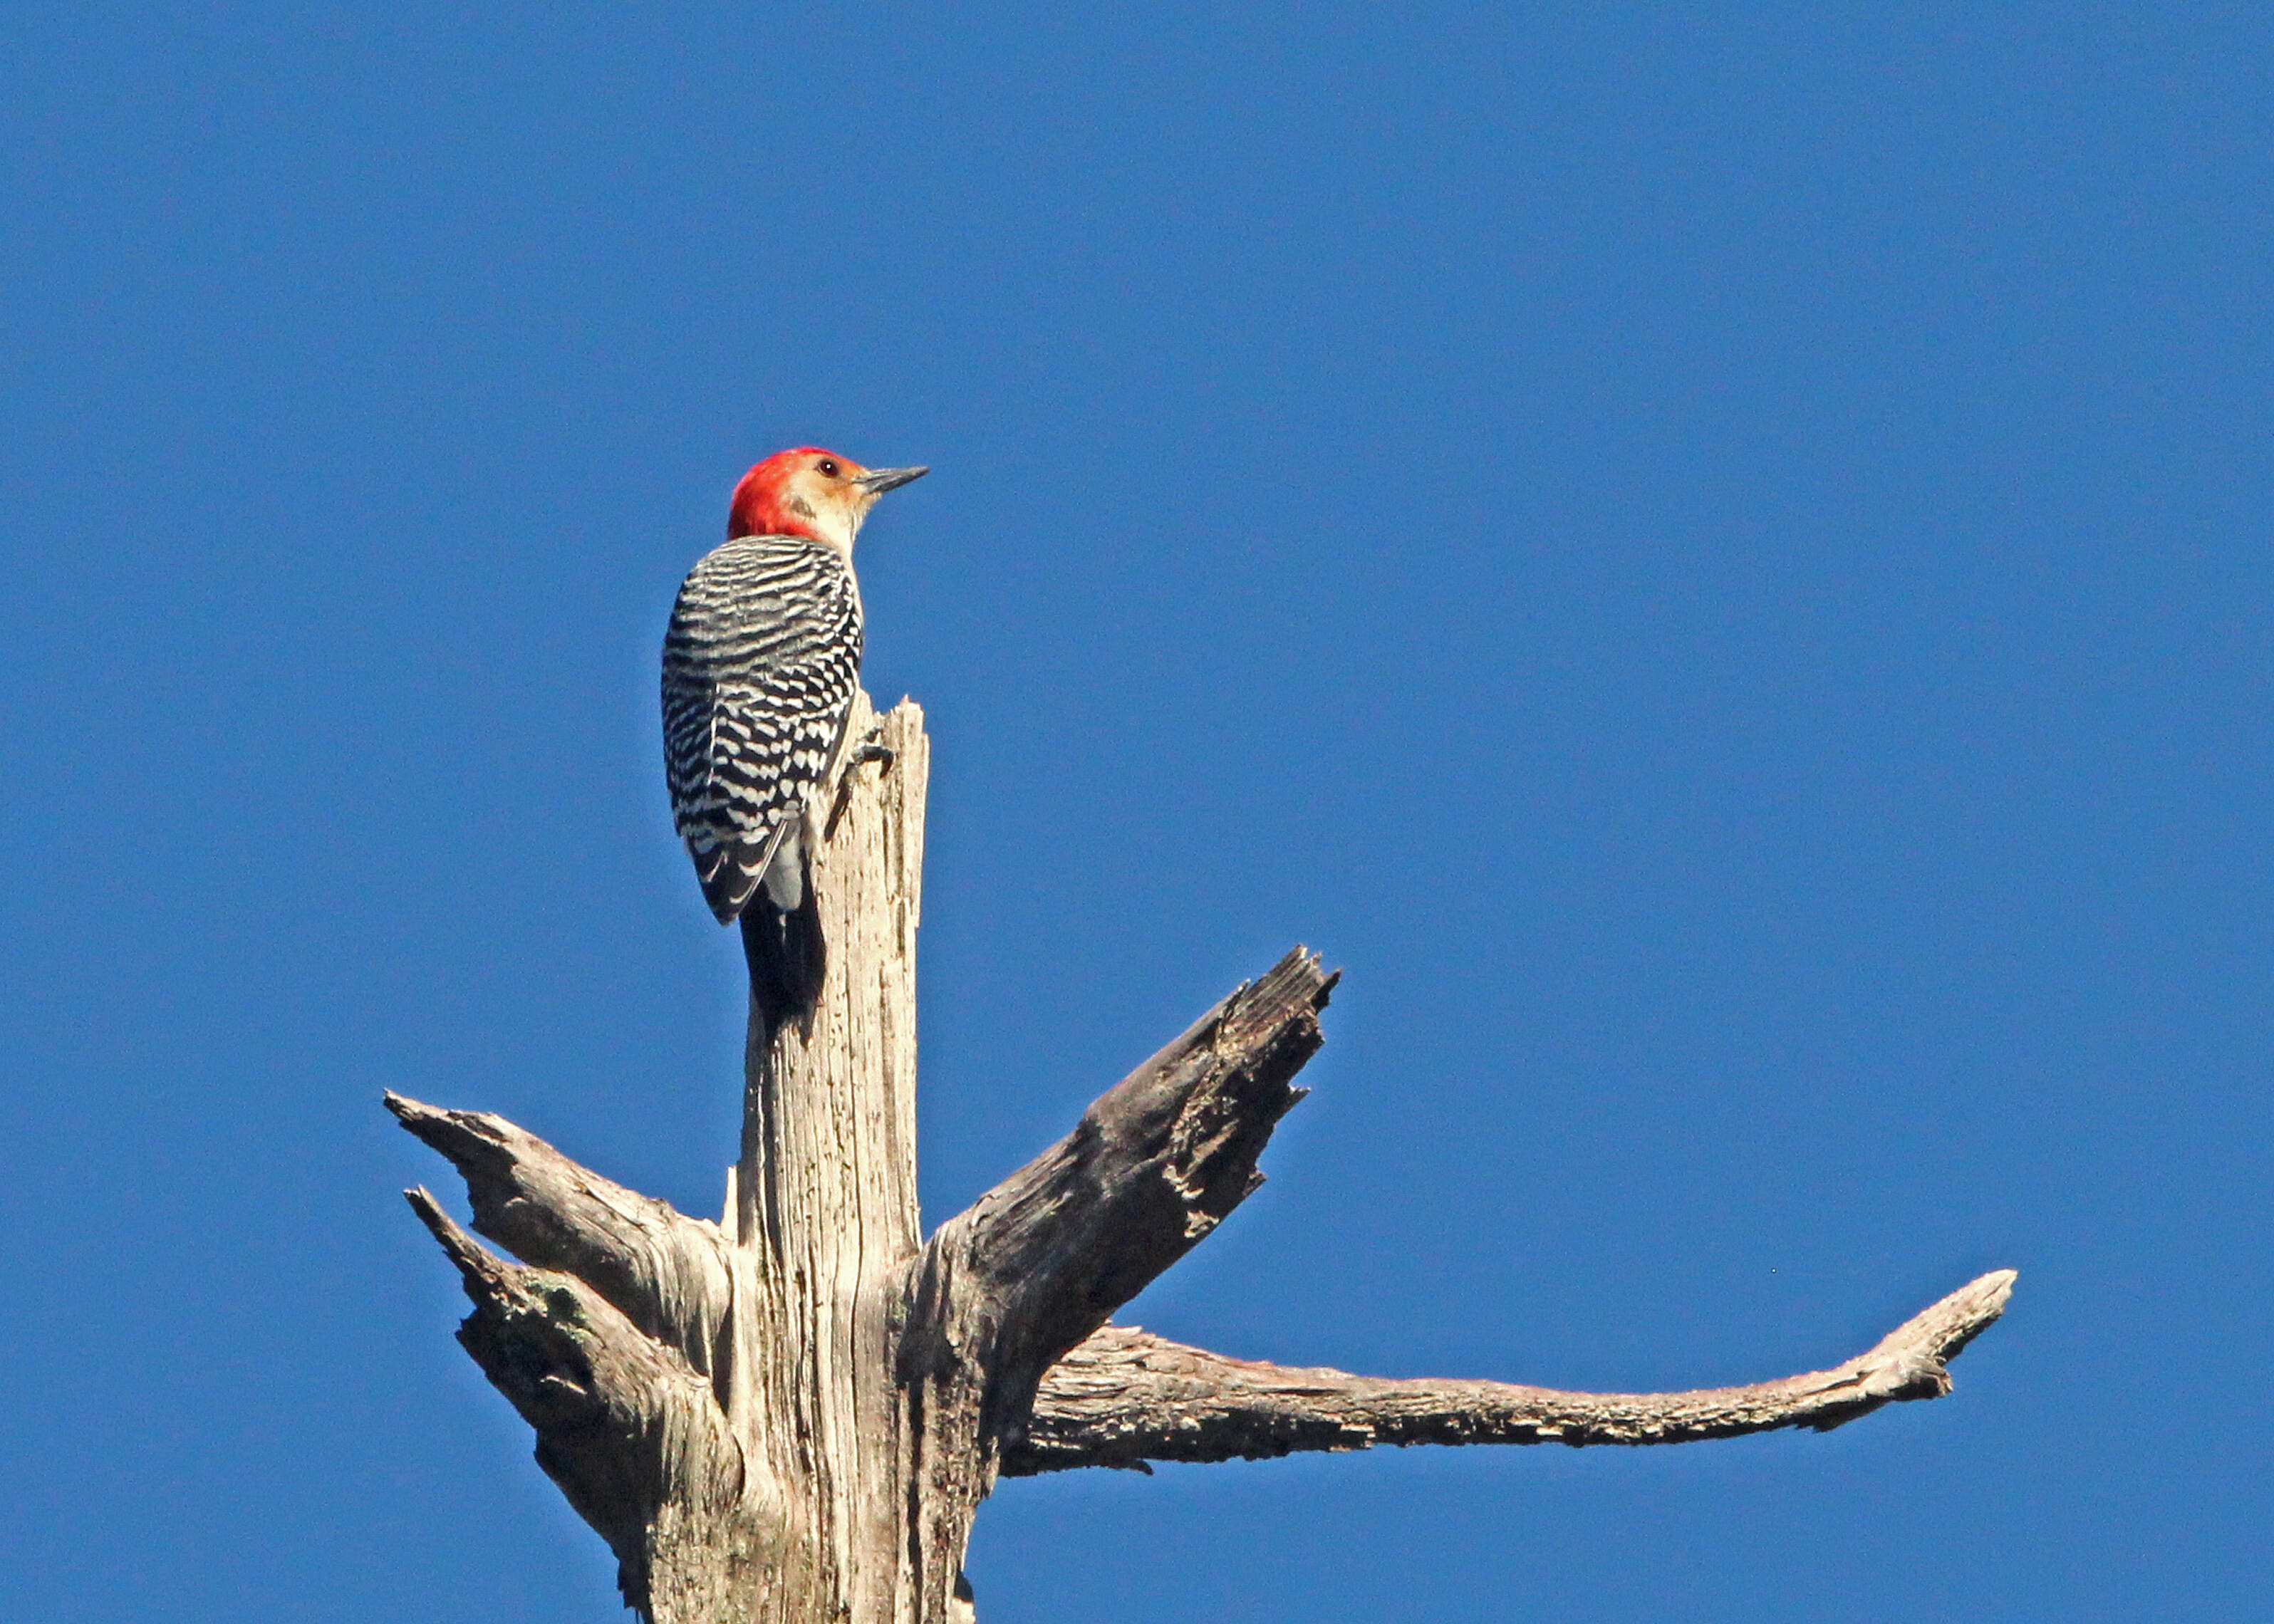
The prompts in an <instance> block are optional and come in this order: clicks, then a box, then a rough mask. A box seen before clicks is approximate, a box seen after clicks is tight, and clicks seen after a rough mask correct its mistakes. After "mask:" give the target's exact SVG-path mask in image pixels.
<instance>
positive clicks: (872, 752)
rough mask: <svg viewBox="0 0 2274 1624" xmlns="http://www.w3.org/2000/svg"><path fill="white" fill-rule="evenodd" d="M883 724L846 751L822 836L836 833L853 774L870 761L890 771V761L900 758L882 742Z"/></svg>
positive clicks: (843, 812) (843, 814)
mask: <svg viewBox="0 0 2274 1624" xmlns="http://www.w3.org/2000/svg"><path fill="white" fill-rule="evenodd" d="M884 738H885V728H884V724H882V723H881V722H880V723H878V724H877V726H875V727H873V728H871V729H870V732H869V736H868V737H867V738H866V739H863V740H862V741H861V742H860V743H858V744H856V745H855V746H854V747H853V748H852V749H851V750H850V751H849V752H847V755H846V757H845V771H844V772H843V774H842V775H840V777H839V778H838V780H837V798H836V800H835V801H832V802H831V804H830V808H829V823H828V825H827V827H826V828H825V829H824V831H822V838H824V839H828V838H832V836H834V835H835V834H836V833H837V820H838V819H839V818H840V817H843V816H845V803H846V801H847V799H848V798H849V797H850V796H851V795H852V793H853V775H854V774H855V773H856V772H858V771H861V769H862V768H863V767H865V766H867V765H868V764H869V763H870V762H881V763H884V770H885V771H886V772H890V771H892V763H894V762H896V761H898V760H899V759H900V757H899V756H897V755H896V754H895V753H894V752H893V750H892V747H891V746H890V745H888V744H886V743H885V742H884Z"/></svg>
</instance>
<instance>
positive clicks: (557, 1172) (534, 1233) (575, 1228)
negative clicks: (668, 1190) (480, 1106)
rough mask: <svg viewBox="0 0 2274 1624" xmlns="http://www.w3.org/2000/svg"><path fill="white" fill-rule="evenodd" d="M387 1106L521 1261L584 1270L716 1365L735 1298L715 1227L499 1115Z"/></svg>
mask: <svg viewBox="0 0 2274 1624" xmlns="http://www.w3.org/2000/svg"><path fill="white" fill-rule="evenodd" d="M387 1109H388V1110H390V1111H392V1112H394V1113H395V1116H396V1117H397V1118H398V1119H399V1120H400V1121H401V1122H402V1124H403V1126H404V1127H405V1128H407V1129H409V1130H410V1132H412V1133H414V1134H416V1135H418V1138H420V1139H424V1140H425V1142H426V1143H427V1144H428V1145H430V1146H432V1147H433V1148H434V1149H436V1150H438V1151H440V1153H441V1154H443V1155H444V1156H446V1157H448V1159H449V1161H450V1163H451V1165H452V1166H454V1167H456V1169H458V1172H459V1174H460V1176H461V1177H463V1178H464V1179H465V1181H466V1195H467V1199H469V1201H470V1202H471V1205H472V1207H473V1214H474V1228H475V1229H476V1230H477V1231H478V1232H479V1233H480V1234H483V1235H486V1236H487V1237H490V1239H492V1240H493V1241H495V1242H497V1243H498V1244H500V1245H501V1246H504V1247H505V1248H507V1249H508V1251H510V1252H512V1253H513V1254H514V1256H516V1257H517V1258H519V1259H521V1260H522V1261H523V1262H524V1263H530V1264H534V1265H536V1266H537V1267H539V1268H547V1269H558V1270H561V1271H562V1272H563V1273H566V1274H573V1275H575V1276H576V1278H577V1279H578V1280H580V1281H582V1282H584V1283H585V1284H586V1285H588V1286H590V1287H591V1289H593V1290H595V1291H597V1292H599V1294H600V1296H601V1297H605V1298H606V1299H607V1301H608V1302H609V1303H611V1304H614V1306H615V1307H616V1308H617V1309H619V1310H620V1311H621V1312H622V1313H623V1314H624V1315H625V1316H626V1317H627V1318H629V1319H630V1320H631V1322H632V1323H633V1324H634V1325H636V1326H637V1327H639V1328H640V1329H641V1330H642V1331H644V1332H645V1333H646V1334H647V1335H650V1336H653V1337H658V1338H660V1339H661V1340H663V1341H665V1342H668V1343H670V1344H672V1345H673V1346H674V1347H676V1348H678V1349H679V1350H680V1351H681V1353H682V1354H684V1355H685V1356H686V1357H687V1358H688V1360H689V1363H691V1364H692V1365H693V1366H694V1367H695V1368H696V1369H697V1371H701V1372H704V1373H706V1374H707V1373H709V1372H711V1370H712V1367H713V1364H714V1350H713V1342H714V1340H715V1338H716V1337H717V1335H719V1327H720V1326H721V1325H722V1324H723V1322H724V1320H725V1318H726V1312H727V1300H728V1296H729V1287H728V1285H727V1265H726V1261H725V1259H724V1258H723V1257H722V1256H721V1248H722V1247H723V1245H724V1244H725V1237H724V1236H723V1235H721V1234H720V1232H719V1228H718V1226H717V1225H716V1224H712V1223H709V1222H704V1220H702V1219H698V1218H689V1217H688V1216H687V1215H686V1214H683V1213H681V1212H680V1211H679V1210H678V1209H677V1208H675V1207H673V1206H672V1205H671V1204H670V1203H669V1202H667V1201H659V1200H657V1199H654V1198H653V1197H652V1196H644V1195H642V1194H640V1193H639V1192H637V1191H636V1190H627V1189H625V1188H624V1187H623V1186H622V1185H621V1184H615V1183H614V1182H612V1181H610V1180H608V1179H606V1178H603V1177H600V1175H599V1174H598V1173H595V1172H593V1171H592V1170H591V1169H590V1168H586V1167H582V1166H579V1165H578V1164H577V1163H576V1162H573V1161H571V1160H570V1159H569V1157H567V1156H564V1155H562V1154H561V1153H560V1152H559V1151H557V1150H555V1149H554V1148H553V1147H552V1146H550V1145H548V1144H546V1142H545V1141H544V1140H543V1139H538V1137H537V1136H536V1135H535V1134H533V1133H531V1132H528V1131H527V1130H525V1129H523V1128H517V1127H516V1126H515V1125H514V1124H512V1123H509V1122H508V1121H507V1120H506V1119H505V1118H504V1117H502V1116H492V1115H490V1114H489V1113H488V1112H486V1111H453V1110H444V1109H441V1108H440V1107H438V1106H433V1105H424V1104H421V1103H420V1102H419V1101H417V1100H410V1099H406V1098H404V1097H403V1095H401V1094H388V1096H387ZM430 1227H431V1226H430Z"/></svg>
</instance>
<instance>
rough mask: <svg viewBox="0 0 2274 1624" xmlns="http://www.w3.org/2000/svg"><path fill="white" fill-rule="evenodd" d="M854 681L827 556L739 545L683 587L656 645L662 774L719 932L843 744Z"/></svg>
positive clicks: (795, 547)
mask: <svg viewBox="0 0 2274 1624" xmlns="http://www.w3.org/2000/svg"><path fill="white" fill-rule="evenodd" d="M860 676H861V590H860V588H859V586H858V585H856V584H855V582H854V579H853V572H852V570H851V569H850V568H848V567H847V564H846V562H845V560H844V559H843V557H841V556H840V554H839V553H837V551H836V550H835V549H834V548H832V547H827V546H825V545H822V544H821V543H819V542H817V541H808V540H806V539H805V538H802V537H799V536H745V537H743V538H741V539H740V540H736V541H730V542H728V543H727V545H724V546H722V547H719V548H718V549H717V550H716V551H714V552H712V553H710V554H709V555H708V556H707V557H705V558H704V560H703V561H702V562H701V563H699V564H697V565H696V567H695V568H694V569H693V570H692V571H691V572H689V575H688V577H687V580H686V582H685V583H684V584H682V585H681V587H680V589H679V601H678V603H677V604H676V605H674V607H673V609H672V612H671V629H670V630H669V632H667V633H666V635H665V637H664V640H663V752H664V767H665V771H666V776H667V777H668V778H669V779H670V783H671V807H672V812H673V815H674V817H675V818H676V819H677V821H678V824H679V835H680V838H681V839H682V840H684V841H686V842H687V849H688V852H689V855H691V856H692V857H693V858H694V859H695V872H696V874H697V876H698V877H699V878H700V879H701V880H702V882H703V897H704V900H705V901H706V902H708V903H709V904H710V905H711V911H712V913H713V914H717V915H718V918H719V923H720V924H722V925H723V924H726V923H727V922H729V921H732V920H733V919H734V917H735V916H736V915H737V914H741V913H742V910H743V908H744V906H745V905H747V904H748V903H749V900H750V898H751V896H752V894H753V893H754V892H755V891H757V889H758V886H759V884H760V883H761V882H762V881H764V879H765V877H766V870H767V868H768V866H769V865H771V864H772V862H773V861H774V857H775V855H776V853H777V852H778V851H779V850H780V849H781V848H782V846H783V843H784V840H785V838H786V837H794V835H795V832H796V831H797V830H798V828H799V826H800V823H801V821H802V818H803V817H804V816H805V812H806V809H807V808H808V806H809V804H810V803H811V802H812V801H813V799H814V797H815V796H816V794H817V793H818V791H819V790H820V788H821V786H822V783H823V780H824V778H825V776H826V774H827V772H828V771H829V766H830V763H832V761H833V760H834V759H835V758H836V756H837V752H838V748H839V747H840V744H841V742H842V741H843V739H844V734H845V720H846V716H847V712H848V711H850V710H851V708H852V704H853V695H854V693H855V690H856V689H857V688H858V687H859V684H860ZM779 900H780V902H781V904H782V906H796V902H797V900H798V899H797V898H795V897H794V896H785V897H782V898H779ZM746 934H747V932H746Z"/></svg>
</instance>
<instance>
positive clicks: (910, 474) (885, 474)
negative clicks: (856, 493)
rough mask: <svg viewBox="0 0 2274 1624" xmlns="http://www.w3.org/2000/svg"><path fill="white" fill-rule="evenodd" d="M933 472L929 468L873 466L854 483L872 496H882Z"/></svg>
mask: <svg viewBox="0 0 2274 1624" xmlns="http://www.w3.org/2000/svg"><path fill="white" fill-rule="evenodd" d="M930 472H931V470H930V469H929V468H872V469H870V470H869V471H868V472H867V473H865V474H863V475H862V476H861V477H859V478H858V479H855V481H854V482H853V483H854V484H855V485H859V486H860V487H861V488H862V490H864V491H866V492H868V493H869V494H870V495H871V496H882V495H883V494H884V493H885V492H887V491H897V490H899V489H900V487H901V486H902V485H906V484H907V482H908V481H909V480H911V479H921V478H922V477H924V476H925V475H926V474H928V473H930Z"/></svg>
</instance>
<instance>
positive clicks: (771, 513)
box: [727, 446, 867, 541]
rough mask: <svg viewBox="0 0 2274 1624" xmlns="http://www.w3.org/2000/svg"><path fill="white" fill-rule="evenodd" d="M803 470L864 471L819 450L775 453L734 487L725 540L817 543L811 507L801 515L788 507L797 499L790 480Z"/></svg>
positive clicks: (803, 448)
mask: <svg viewBox="0 0 2274 1624" xmlns="http://www.w3.org/2000/svg"><path fill="white" fill-rule="evenodd" d="M831 464H834V466H833V467H832V466H830V465H831ZM807 469H813V470H817V471H825V472H827V473H838V472H840V471H841V472H844V473H850V474H861V473H864V472H866V471H867V470H865V469H863V468H862V466H861V465H860V464H859V463H858V462H852V461H850V460H848V459H847V458H845V457H841V456H839V455H837V454H836V453H835V452H833V451H825V450H823V449H822V448H821V447H819V446H793V447H791V448H790V449H788V450H787V451H777V452H775V453H774V454H773V455H772V456H770V457H768V458H767V459H766V460H765V461H764V462H760V463H757V465H755V466H754V467H753V468H752V469H751V470H750V471H749V473H747V474H744V475H743V476H742V484H740V485H736V486H735V487H734V502H733V504H732V505H731V506H730V507H729V508H727V540H729V541H733V540H734V538H737V537H740V536H802V537H804V538H806V539H807V540H809V541H819V540H821V539H822V538H821V537H819V536H817V535H816V534H815V533H814V520H815V518H816V516H817V515H815V514H814V513H813V512H812V511H811V505H810V504H809V503H807V504H804V505H805V506H806V508H807V511H805V512H804V513H802V514H801V513H798V512H796V511H794V509H793V508H792V507H791V503H792V502H794V501H796V500H798V499H797V498H795V497H794V496H792V495H791V494H790V492H789V489H788V486H789V482H790V479H791V477H793V476H794V475H796V474H800V473H802V472H804V471H805V470H807Z"/></svg>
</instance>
